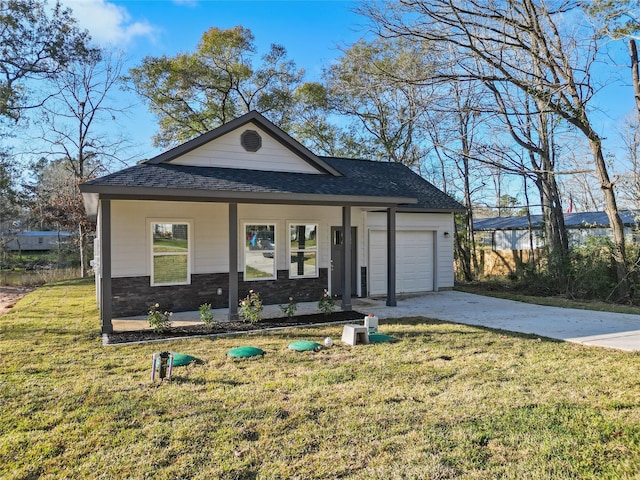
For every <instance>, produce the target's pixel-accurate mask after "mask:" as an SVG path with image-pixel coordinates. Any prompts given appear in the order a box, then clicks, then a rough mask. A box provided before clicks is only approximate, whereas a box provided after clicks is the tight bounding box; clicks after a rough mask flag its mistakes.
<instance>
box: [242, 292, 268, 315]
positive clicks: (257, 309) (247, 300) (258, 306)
mask: <svg viewBox="0 0 640 480" xmlns="http://www.w3.org/2000/svg"><path fill="white" fill-rule="evenodd" d="M263 308H264V307H263V305H262V300H260V294H258V292H254V291H253V290H249V294H248V295H247V296H246V297H244V298H243V299H242V300H240V316H241V317H242V319H243V320H245V321H248V322H250V323H256V322H259V321H260V315H261V314H262V309H263Z"/></svg>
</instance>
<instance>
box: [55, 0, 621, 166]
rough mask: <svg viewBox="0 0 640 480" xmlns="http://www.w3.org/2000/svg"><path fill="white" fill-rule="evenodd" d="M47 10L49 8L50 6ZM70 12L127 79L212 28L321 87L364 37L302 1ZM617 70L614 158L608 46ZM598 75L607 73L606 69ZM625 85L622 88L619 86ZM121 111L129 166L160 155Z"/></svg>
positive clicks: (164, 3)
mask: <svg viewBox="0 0 640 480" xmlns="http://www.w3.org/2000/svg"><path fill="white" fill-rule="evenodd" d="M49 1H50V2H53V0H49ZM61 3H63V4H64V5H65V6H68V7H70V8H72V9H73V11H74V16H75V17H76V18H77V19H78V21H79V24H80V26H81V27H83V28H86V29H88V30H89V32H90V33H91V35H92V37H93V39H94V41H95V42H96V43H98V44H100V45H102V46H109V45H110V46H112V47H114V48H115V49H117V50H121V51H122V52H124V54H125V57H126V59H127V63H126V65H125V72H126V71H127V70H128V69H129V68H131V67H133V66H135V65H138V64H139V63H140V61H141V59H142V58H143V57H145V56H147V55H151V56H160V55H174V54H176V53H177V52H184V51H193V50H194V49H195V47H196V44H197V42H198V41H199V39H200V37H201V36H202V34H203V32H205V31H206V30H207V29H208V28H210V27H219V28H223V29H224V28H231V27H234V26H236V25H242V26H243V27H246V28H249V29H250V30H251V31H252V33H253V35H254V37H255V42H256V45H257V47H258V53H259V54H262V53H265V52H266V51H267V49H268V47H269V45H270V44H271V43H278V44H281V45H283V46H284V47H285V48H286V50H287V52H288V56H289V58H290V59H292V60H293V61H295V63H296V65H297V66H298V67H299V68H304V69H305V71H306V77H305V80H316V79H319V77H320V75H321V73H322V69H323V68H324V67H326V66H328V65H330V63H331V62H332V61H333V60H334V59H336V58H337V57H338V56H340V50H339V47H341V46H349V45H351V44H353V43H354V42H356V41H357V40H358V39H360V38H362V37H364V36H366V35H367V29H366V19H364V18H362V17H361V16H359V15H357V14H356V13H355V12H354V11H353V10H354V9H355V8H356V7H357V6H358V4H359V2H358V1H356V0H352V1H338V0H336V1H332V0H324V1H307V0H263V1H256V0H246V1H245V0H236V1H214V0H61ZM611 48H612V53H613V54H614V56H616V57H617V58H618V59H619V60H620V62H621V66H620V67H619V68H618V70H619V71H618V75H619V77H620V79H621V80H620V81H619V82H617V83H616V84H613V85H610V86H608V87H606V88H605V89H604V90H603V91H602V92H600V93H599V94H598V97H599V98H598V101H597V106H598V110H599V112H598V115H597V119H598V124H597V126H596V127H597V130H598V131H599V132H600V133H601V134H602V135H603V136H604V137H605V138H606V139H607V140H606V145H605V146H606V147H608V148H609V149H610V150H615V149H616V146H615V143H616V142H617V141H619V140H617V133H616V132H615V129H616V127H617V126H618V125H619V124H620V123H621V121H622V118H623V117H624V116H625V115H626V114H627V113H628V112H629V111H630V110H631V108H632V96H631V95H632V94H631V89H630V87H629V80H628V76H629V70H628V67H625V65H626V64H627V63H628V61H627V60H626V58H627V53H626V46H625V44H624V43H622V42H617V43H616V44H612V45H611ZM603 67H604V68H603V69H602V71H606V72H607V74H609V73H611V70H610V69H609V67H610V65H608V66H604V65H603ZM625 84H626V85H625ZM114 95H117V96H118V97H119V101H120V102H122V103H123V104H124V103H126V104H133V108H132V109H131V112H130V115H129V117H128V118H121V119H120V126H119V130H120V131H122V132H125V133H126V136H128V138H129V140H130V141H131V142H132V143H134V144H135V149H134V150H132V151H131V152H129V154H130V155H132V156H133V158H132V159H131V160H132V161H136V160H140V159H142V158H149V157H151V156H153V155H156V154H158V153H160V151H159V150H158V149H156V148H154V147H153V146H152V144H151V136H152V135H153V134H154V133H155V132H156V130H157V127H156V119H155V118H154V117H153V116H152V115H151V114H150V113H149V112H148V110H147V107H146V106H144V105H142V104H141V102H140V99H139V98H137V97H136V96H135V95H133V94H131V93H129V94H126V93H124V92H121V91H117V92H114Z"/></svg>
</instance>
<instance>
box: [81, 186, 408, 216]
mask: <svg viewBox="0 0 640 480" xmlns="http://www.w3.org/2000/svg"><path fill="white" fill-rule="evenodd" d="M80 189H81V192H82V195H83V198H84V202H85V208H87V212H97V204H98V198H100V199H107V200H156V201H161V200H166V201H182V202H185V201H191V202H226V203H228V202H231V203H271V204H289V205H291V204H294V205H330V206H333V205H336V206H339V205H352V206H362V205H367V206H373V207H389V206H397V205H402V204H415V203H417V201H418V200H417V199H416V198H413V197H383V196H370V195H338V194H329V195H327V194H309V193H289V192H242V191H224V190H215V191H212V190H198V189H182V188H158V187H122V186H120V187H115V186H109V185H91V184H83V185H81V186H80Z"/></svg>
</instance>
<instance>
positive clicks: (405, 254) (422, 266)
mask: <svg viewBox="0 0 640 480" xmlns="http://www.w3.org/2000/svg"><path fill="white" fill-rule="evenodd" d="M431 291H433V232H425V231H417V230H410V231H399V232H398V233H397V234H396V293H414V292H431ZM386 293H387V232H385V231H382V230H371V231H369V294H370V295H384V294H386Z"/></svg>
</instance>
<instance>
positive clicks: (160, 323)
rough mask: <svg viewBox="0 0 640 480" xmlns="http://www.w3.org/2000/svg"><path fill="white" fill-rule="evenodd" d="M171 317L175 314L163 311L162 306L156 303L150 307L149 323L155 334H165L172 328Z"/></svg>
mask: <svg viewBox="0 0 640 480" xmlns="http://www.w3.org/2000/svg"><path fill="white" fill-rule="evenodd" d="M171 315H173V312H167V311H162V310H161V309H160V304H158V303H156V304H155V305H151V306H150V307H149V312H148V313H147V321H148V322H149V326H150V327H151V328H152V329H153V331H154V332H156V333H163V332H166V331H167V330H169V328H171Z"/></svg>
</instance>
